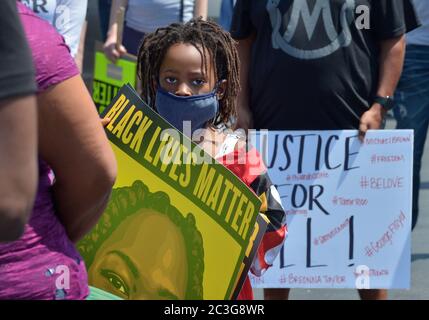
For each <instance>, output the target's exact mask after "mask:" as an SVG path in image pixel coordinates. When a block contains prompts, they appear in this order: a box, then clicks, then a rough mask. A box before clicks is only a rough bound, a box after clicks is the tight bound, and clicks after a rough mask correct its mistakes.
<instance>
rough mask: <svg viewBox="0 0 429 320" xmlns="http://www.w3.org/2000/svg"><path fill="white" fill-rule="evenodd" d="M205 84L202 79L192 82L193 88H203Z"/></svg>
mask: <svg viewBox="0 0 429 320" xmlns="http://www.w3.org/2000/svg"><path fill="white" fill-rule="evenodd" d="M205 83H206V81H205V80H204V79H195V80H193V81H192V84H193V85H194V86H203V85H204V84H205Z"/></svg>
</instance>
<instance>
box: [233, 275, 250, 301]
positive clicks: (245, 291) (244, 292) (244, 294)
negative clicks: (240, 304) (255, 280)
mask: <svg viewBox="0 0 429 320" xmlns="http://www.w3.org/2000/svg"><path fill="white" fill-rule="evenodd" d="M253 299H254V298H253V290H252V286H251V285H250V280H249V276H247V277H246V280H245V281H244V284H243V288H242V289H241V291H240V293H239V294H238V297H237V300H253Z"/></svg>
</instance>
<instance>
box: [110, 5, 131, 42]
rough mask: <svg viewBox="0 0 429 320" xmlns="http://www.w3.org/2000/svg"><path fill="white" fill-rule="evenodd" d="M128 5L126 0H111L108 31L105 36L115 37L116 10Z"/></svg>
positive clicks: (116, 25)
mask: <svg viewBox="0 0 429 320" xmlns="http://www.w3.org/2000/svg"><path fill="white" fill-rule="evenodd" d="M127 5H128V0H113V1H112V7H111V8H110V19H109V31H108V32H107V37H108V38H111V37H116V34H117V31H118V21H117V12H118V10H119V8H120V7H124V8H126V7H127Z"/></svg>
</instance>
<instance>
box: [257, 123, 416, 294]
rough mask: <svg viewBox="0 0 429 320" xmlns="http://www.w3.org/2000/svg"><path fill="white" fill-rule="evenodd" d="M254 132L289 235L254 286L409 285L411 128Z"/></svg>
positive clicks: (333, 286) (396, 287)
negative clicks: (362, 135) (361, 132)
mask: <svg viewBox="0 0 429 320" xmlns="http://www.w3.org/2000/svg"><path fill="white" fill-rule="evenodd" d="M357 134H358V133H357V131H320V132H318V131H312V132H310V131H309V132H307V131H278V132H269V133H267V132H260V133H258V134H256V135H254V136H253V139H252V143H253V144H254V145H256V146H257V149H259V150H260V152H261V154H262V155H263V157H264V161H265V162H266V165H267V167H268V168H269V169H268V173H269V175H270V177H271V179H272V181H273V183H274V184H275V185H277V188H278V190H279V193H280V195H281V198H282V203H283V207H284V208H285V211H286V215H287V222H288V230H289V234H288V237H287V239H286V241H285V245H284V247H283V249H282V251H281V254H280V255H279V257H278V258H277V260H276V262H275V264H274V266H273V267H272V268H270V269H269V270H268V271H267V272H266V273H265V275H264V276H263V277H261V278H256V277H251V279H252V284H253V286H255V287H262V288H392V289H393V288H395V289H403V288H409V287H410V261H411V258H410V255H411V250H410V241H411V240H410V239H411V199H412V155H413V132H412V130H378V131H369V132H368V133H367V134H366V136H365V140H364V142H363V143H361V142H360V141H359V139H358V136H357Z"/></svg>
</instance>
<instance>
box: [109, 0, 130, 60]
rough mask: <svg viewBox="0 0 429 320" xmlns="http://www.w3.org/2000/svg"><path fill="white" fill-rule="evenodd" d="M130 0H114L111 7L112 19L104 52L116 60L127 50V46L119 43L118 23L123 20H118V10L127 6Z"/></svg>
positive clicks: (110, 58)
mask: <svg viewBox="0 0 429 320" xmlns="http://www.w3.org/2000/svg"><path fill="white" fill-rule="evenodd" d="M127 6H128V0H113V1H112V7H111V9H110V20H109V31H107V39H106V42H105V43H104V47H103V48H104V53H105V54H106V56H107V58H108V59H109V60H110V61H112V62H116V60H117V59H119V58H120V57H121V56H122V55H123V54H125V53H126V52H127V50H126V49H125V47H124V46H123V45H122V44H121V43H119V44H118V35H117V33H118V26H119V25H118V24H119V23H123V21H118V16H117V12H118V10H119V8H121V7H123V8H127Z"/></svg>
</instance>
